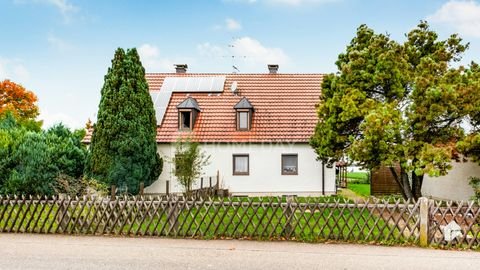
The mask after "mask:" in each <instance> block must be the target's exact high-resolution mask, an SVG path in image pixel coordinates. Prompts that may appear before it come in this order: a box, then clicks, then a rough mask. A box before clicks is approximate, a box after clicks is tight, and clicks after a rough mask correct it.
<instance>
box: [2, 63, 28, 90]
mask: <svg viewBox="0 0 480 270" xmlns="http://www.w3.org/2000/svg"><path fill="white" fill-rule="evenodd" d="M29 78H30V72H29V71H28V69H27V68H26V67H25V66H24V65H23V62H22V61H21V60H19V59H8V58H2V57H0V80H5V79H10V80H12V81H15V82H16V83H20V84H24V83H25V82H26V81H27V80H28V79H29Z"/></svg>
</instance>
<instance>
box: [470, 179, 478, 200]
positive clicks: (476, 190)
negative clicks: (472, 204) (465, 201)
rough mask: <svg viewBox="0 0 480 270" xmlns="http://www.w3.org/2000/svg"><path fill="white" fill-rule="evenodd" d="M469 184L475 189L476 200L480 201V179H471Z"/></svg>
mask: <svg viewBox="0 0 480 270" xmlns="http://www.w3.org/2000/svg"><path fill="white" fill-rule="evenodd" d="M469 180H470V181H469V184H470V186H472V188H473V192H474V194H475V195H474V198H475V199H477V200H478V199H480V178H479V177H470V178H469Z"/></svg>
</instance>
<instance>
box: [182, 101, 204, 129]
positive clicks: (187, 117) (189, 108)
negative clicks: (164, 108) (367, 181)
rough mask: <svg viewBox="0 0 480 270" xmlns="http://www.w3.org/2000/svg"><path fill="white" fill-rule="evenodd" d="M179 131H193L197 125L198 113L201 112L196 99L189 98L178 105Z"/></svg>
mask: <svg viewBox="0 0 480 270" xmlns="http://www.w3.org/2000/svg"><path fill="white" fill-rule="evenodd" d="M177 109H178V129H179V130H192V129H193V127H194V125H195V120H196V119H197V116H198V113H199V112H200V111H201V110H200V107H199V106H198V102H197V100H196V99H194V98H192V97H188V98H187V99H185V100H184V101H182V102H181V103H180V104H178V105H177Z"/></svg>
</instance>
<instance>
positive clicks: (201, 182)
mask: <svg viewBox="0 0 480 270" xmlns="http://www.w3.org/2000/svg"><path fill="white" fill-rule="evenodd" d="M200 189H203V177H200Z"/></svg>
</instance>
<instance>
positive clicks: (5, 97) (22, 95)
mask: <svg viewBox="0 0 480 270" xmlns="http://www.w3.org/2000/svg"><path fill="white" fill-rule="evenodd" d="M7 112H11V113H13V115H14V116H15V117H17V118H19V119H35V118H36V117H37V116H38V106H37V96H36V95H35V94H34V93H33V92H32V91H29V90H27V89H25V87H23V86H21V85H20V84H17V83H14V82H12V81H10V80H4V81H1V82H0V115H4V114H5V113H7Z"/></svg>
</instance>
